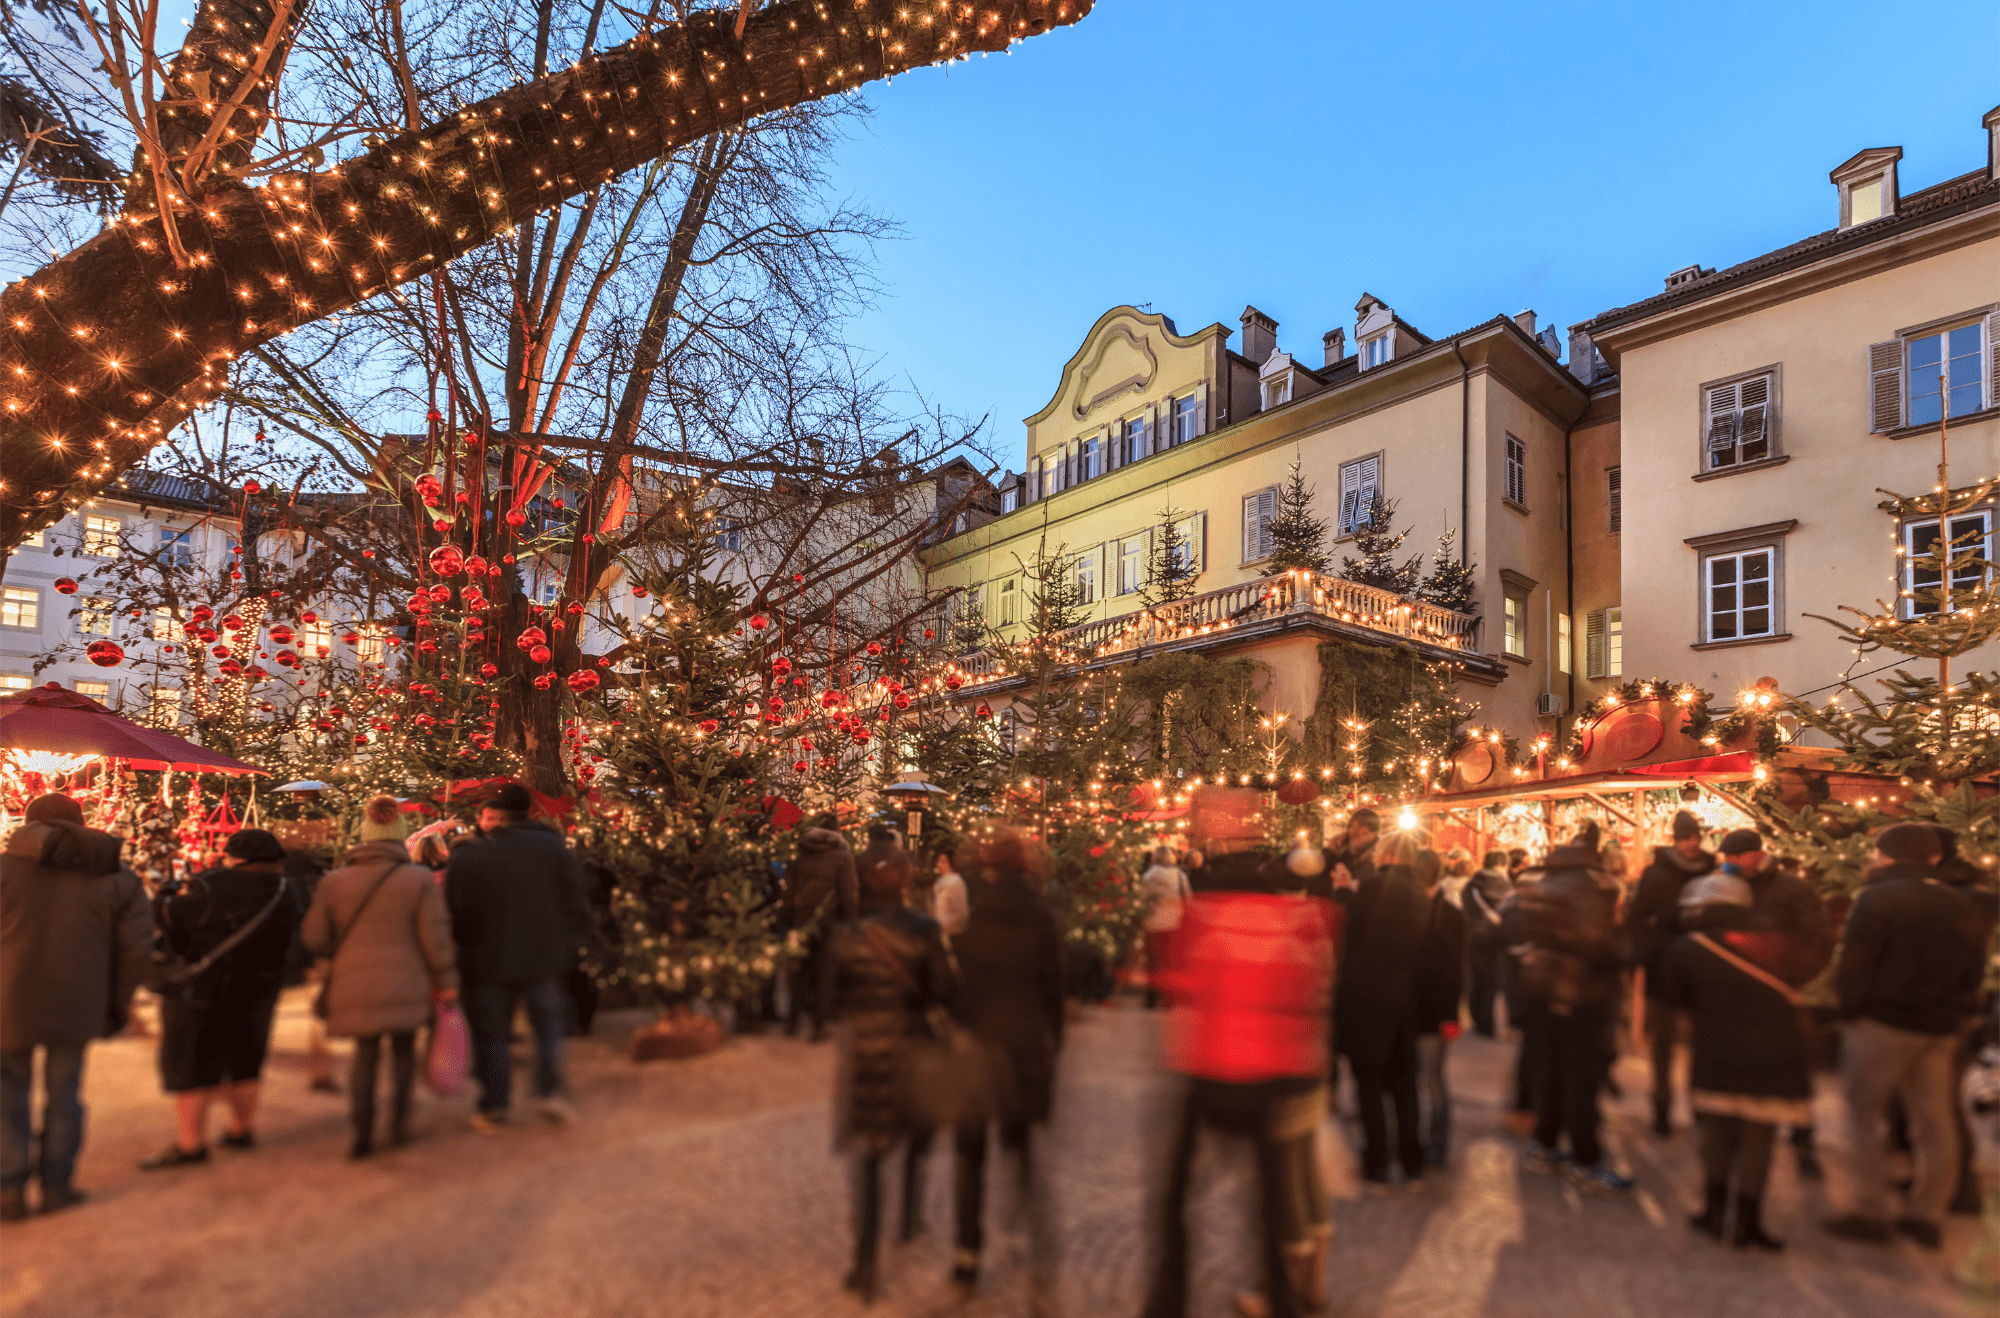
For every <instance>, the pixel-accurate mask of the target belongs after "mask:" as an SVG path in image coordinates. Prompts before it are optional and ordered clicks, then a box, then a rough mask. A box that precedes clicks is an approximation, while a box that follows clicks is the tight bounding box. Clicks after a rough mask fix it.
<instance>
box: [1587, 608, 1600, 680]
mask: <svg viewBox="0 0 2000 1318" xmlns="http://www.w3.org/2000/svg"><path fill="white" fill-rule="evenodd" d="M1583 654H1584V659H1583V675H1584V676H1585V677H1603V676H1604V666H1605V628H1604V610H1603V609H1592V610H1591V611H1590V612H1589V613H1587V614H1585V615H1584V622H1583Z"/></svg>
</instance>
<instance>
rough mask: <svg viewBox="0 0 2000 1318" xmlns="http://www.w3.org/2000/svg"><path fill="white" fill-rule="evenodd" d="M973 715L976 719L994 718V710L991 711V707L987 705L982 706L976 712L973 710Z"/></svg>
mask: <svg viewBox="0 0 2000 1318" xmlns="http://www.w3.org/2000/svg"><path fill="white" fill-rule="evenodd" d="M972 713H973V716H974V717H975V718H992V717H993V711H992V709H991V708H989V707H988V706H986V705H981V706H980V707H979V708H978V709H975V710H973V711H972Z"/></svg>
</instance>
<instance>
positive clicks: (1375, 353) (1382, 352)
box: [1361, 334, 1389, 371]
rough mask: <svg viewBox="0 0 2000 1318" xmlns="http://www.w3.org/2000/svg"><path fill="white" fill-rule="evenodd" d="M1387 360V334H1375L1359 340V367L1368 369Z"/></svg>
mask: <svg viewBox="0 0 2000 1318" xmlns="http://www.w3.org/2000/svg"><path fill="white" fill-rule="evenodd" d="M1388 360H1389V336H1388V335H1387V334H1377V335H1376V336H1375V337H1374V338H1372V339H1363V340H1362V341H1361V369H1362V370H1364V371H1365V370H1369V369H1370V368H1372V367H1376V366H1380V365H1382V363H1384V362H1386V361H1388Z"/></svg>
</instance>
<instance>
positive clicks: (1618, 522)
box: [1604, 467, 1625, 535]
mask: <svg viewBox="0 0 2000 1318" xmlns="http://www.w3.org/2000/svg"><path fill="white" fill-rule="evenodd" d="M1624 483H1625V482H1624V476H1623V468H1620V467H1613V468H1611V469H1610V470H1609V471H1607V472H1605V473H1604V487H1605V511H1606V520H1607V525H1606V527H1605V530H1606V533H1607V534H1610V535H1618V534H1621V533H1622V531H1623V528H1624V524H1625V493H1624Z"/></svg>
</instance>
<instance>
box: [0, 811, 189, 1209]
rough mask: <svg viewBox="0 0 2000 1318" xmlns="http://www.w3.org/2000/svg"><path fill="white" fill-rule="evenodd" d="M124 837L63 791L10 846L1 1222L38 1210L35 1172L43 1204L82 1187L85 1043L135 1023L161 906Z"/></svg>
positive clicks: (4, 936)
mask: <svg viewBox="0 0 2000 1318" xmlns="http://www.w3.org/2000/svg"><path fill="white" fill-rule="evenodd" d="M122 845H123V844H122V843H121V842H120V841H119V839H118V838H117V837H115V836H113V835H112V834H110V833H104V832H100V831H99V830H97V829H94V828H86V827H85V826H84V823H83V809H82V807H81V806H79V805H78V804H77V803H76V801H75V800H73V799H72V798H70V797H68V796H64V795H61V794H59V793H57V794H51V795H48V796H39V797H36V798H35V799H34V800H32V801H30V802H29V803H28V808H27V811H26V819H25V822H23V823H22V825H21V826H20V827H19V828H17V829H16V830H15V831H14V834H13V836H12V837H10V838H8V839H7V850H6V854H5V855H0V1221H8V1222H13V1221H18V1220H20V1219H21V1218H23V1217H26V1216H27V1214H28V1198H27V1195H28V1182H29V1180H30V1179H33V1180H35V1181H38V1182H39V1183H40V1185H41V1211H42V1212H44V1213H54V1212H60V1211H61V1210H62V1209H65V1208H68V1207H69V1206H70V1205H72V1204H74V1203H77V1202H78V1201H79V1200H81V1199H82V1198H83V1191H81V1190H79V1189H77V1188H76V1185H75V1182H74V1176H75V1172H76V1159H77V1154H78V1153H79V1152H80V1151H81V1150H82V1148H83V1119H84V1107H83V1101H82V1099H81V1097H80V1090H81V1088H82V1083H83V1056H84V1049H85V1047H86V1046H87V1045H88V1044H89V1043H90V1041H91V1040H92V1039H99V1038H109V1037H110V1036H112V1035H115V1034H117V1033H118V1032H119V1031H120V1030H122V1029H124V1028H125V1021H126V1016H127V1012H128V1010H129V1007H130V1004H131V1000H132V993H133V990H135V989H136V988H138V987H139V985H140V984H142V983H143V982H144V981H145V978H146V972H147V970H148V968H149V967H150V965H151V961H152V949H153V917H152V913H151V911H150V910H148V909H147V905H146V892H145V887H144V885H143V884H141V883H140V881H139V876H138V875H136V874H134V873H133V872H132V871H131V870H130V869H128V868H127V867H126V866H125V865H123V864H122V863H120V861H119V858H118V857H119V851H120V848H121V846H122ZM37 1050H39V1051H40V1052H41V1055H42V1111H41V1121H40V1122H39V1123H36V1122H35V1121H34V1110H33V1109H34V1077H35V1053H36V1052H37ZM38 1126H39V1129H40V1131H41V1141H40V1145H41V1147H40V1148H39V1149H36V1148H35V1131H36V1129H37V1128H38Z"/></svg>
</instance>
